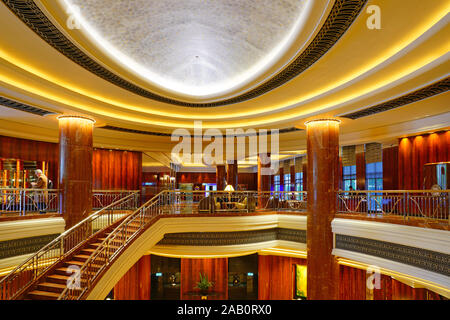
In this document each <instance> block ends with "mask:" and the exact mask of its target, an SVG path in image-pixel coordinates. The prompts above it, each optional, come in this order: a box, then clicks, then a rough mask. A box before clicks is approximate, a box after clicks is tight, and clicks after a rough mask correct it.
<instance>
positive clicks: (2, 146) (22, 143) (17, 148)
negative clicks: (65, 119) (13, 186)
mask: <svg viewBox="0 0 450 320" xmlns="http://www.w3.org/2000/svg"><path fill="white" fill-rule="evenodd" d="M0 158H14V159H20V160H26V161H37V162H42V161H45V162H46V163H48V178H49V179H50V180H52V181H53V187H54V188H57V187H58V171H59V150H58V144H57V143H50V142H42V141H33V140H27V139H19V138H12V137H5V136H0Z"/></svg>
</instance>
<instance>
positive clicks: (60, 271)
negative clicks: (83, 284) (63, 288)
mask: <svg viewBox="0 0 450 320" xmlns="http://www.w3.org/2000/svg"><path fill="white" fill-rule="evenodd" d="M75 272H76V270H73V268H69V267H62V268H58V269H56V270H55V274H60V275H68V276H71V275H72V274H74V273H75Z"/></svg>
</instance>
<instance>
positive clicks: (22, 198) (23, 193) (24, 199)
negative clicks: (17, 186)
mask: <svg viewBox="0 0 450 320" xmlns="http://www.w3.org/2000/svg"><path fill="white" fill-rule="evenodd" d="M20 193H21V196H20V198H21V199H20V204H21V211H22V215H23V216H25V215H26V209H25V203H26V191H25V190H21V192H20Z"/></svg>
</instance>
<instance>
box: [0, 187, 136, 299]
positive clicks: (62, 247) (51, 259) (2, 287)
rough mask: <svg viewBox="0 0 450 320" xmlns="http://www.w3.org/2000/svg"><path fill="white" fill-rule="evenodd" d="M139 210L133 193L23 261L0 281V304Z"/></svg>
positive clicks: (99, 211)
mask: <svg viewBox="0 0 450 320" xmlns="http://www.w3.org/2000/svg"><path fill="white" fill-rule="evenodd" d="M138 206H139V193H138V192H133V193H130V194H128V195H126V196H125V197H123V198H121V199H119V200H116V201H115V202H113V203H111V204H109V205H108V206H106V207H104V208H102V209H100V210H98V211H96V212H95V213H93V214H92V215H90V216H89V217H87V218H86V219H84V220H83V221H81V222H79V223H78V224H76V225H75V226H73V227H72V228H70V229H68V230H66V231H65V232H64V233H62V234H61V235H60V236H58V237H57V238H56V239H54V240H53V241H51V242H50V243H49V244H47V245H46V246H44V247H43V248H42V249H40V250H39V251H38V252H36V253H35V254H34V255H33V256H31V257H30V258H28V259H27V260H25V261H24V262H23V263H21V264H20V265H19V266H18V267H16V268H15V269H14V270H12V271H11V272H10V273H9V274H8V275H7V276H6V277H4V278H3V279H2V280H1V281H0V300H9V299H14V298H16V297H19V296H20V295H21V293H22V292H23V291H24V290H25V289H26V288H27V287H28V286H29V285H30V284H31V283H33V282H34V281H35V280H36V279H38V278H39V277H40V276H41V275H43V274H45V272H47V271H48V270H49V268H50V267H51V266H52V265H53V264H54V263H58V262H60V261H62V260H64V258H66V257H68V256H69V255H70V254H71V253H72V252H74V250H76V249H77V247H78V246H79V245H80V244H82V243H83V242H84V241H85V240H86V239H88V238H90V237H91V236H93V235H94V234H95V233H96V232H98V231H99V230H104V229H105V228H107V227H109V226H111V225H112V224H113V223H115V222H116V221H118V219H120V218H123V217H124V215H125V214H126V211H127V210H130V209H135V208H137V207H138Z"/></svg>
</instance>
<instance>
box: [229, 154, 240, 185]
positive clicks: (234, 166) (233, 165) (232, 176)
mask: <svg viewBox="0 0 450 320" xmlns="http://www.w3.org/2000/svg"><path fill="white" fill-rule="evenodd" d="M227 184H230V185H232V186H233V188H234V190H237V185H238V162H237V160H227Z"/></svg>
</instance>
